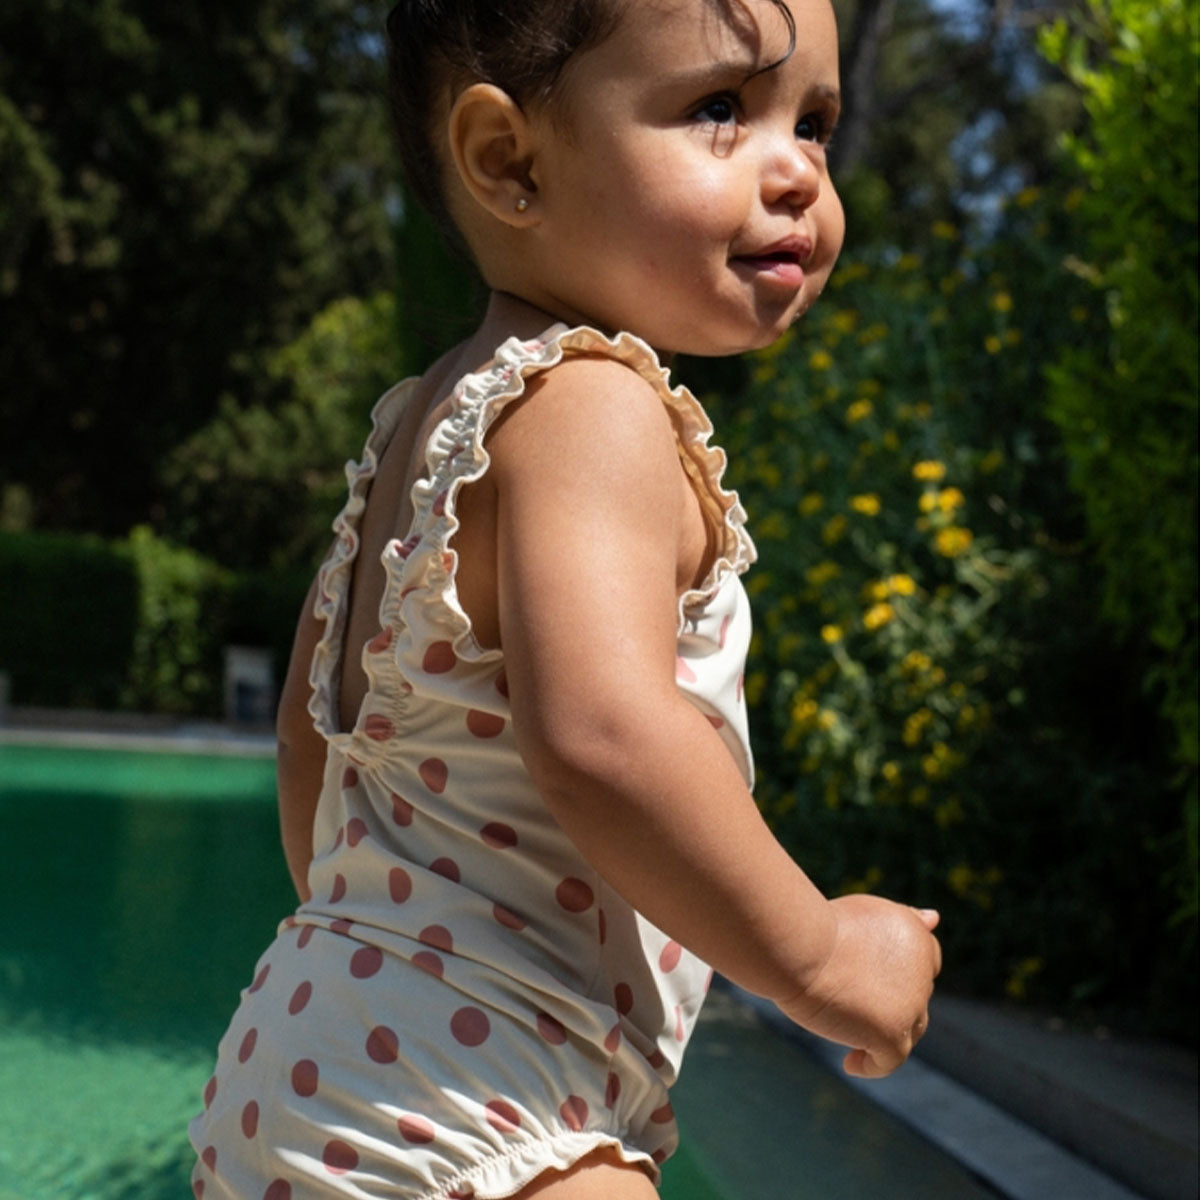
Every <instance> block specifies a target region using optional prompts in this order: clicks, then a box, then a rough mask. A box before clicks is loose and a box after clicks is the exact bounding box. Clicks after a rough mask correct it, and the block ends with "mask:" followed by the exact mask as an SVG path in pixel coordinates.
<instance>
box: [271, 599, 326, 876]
mask: <svg viewBox="0 0 1200 1200" xmlns="http://www.w3.org/2000/svg"><path fill="white" fill-rule="evenodd" d="M316 587H317V585H316V581H315V580H314V582H313V585H312V587H311V588H309V591H308V596H307V597H306V598H305V601H304V608H303V610H302V611H301V615H300V622H299V624H298V626H297V628H296V640H295V642H294V643H293V645H292V657H291V659H290V660H289V662H288V670H287V678H286V679H285V680H284V684H283V692H282V694H281V696H280V698H279V713H278V715H277V717H276V721H275V731H276V736H277V737H278V741H279V747H278V750H277V753H276V768H275V774H276V785H277V789H278V792H279V833H280V837H281V839H282V841H283V854H284V858H286V859H287V866H288V871H289V873H290V874H291V876H292V883H293V884H294V885H295V887H296V893H297V895H298V896H299V897H300V899H301V900H308V899H309V898H310V897H311V895H312V893H311V892H310V891H309V889H308V866H309V863H311V862H312V856H313V842H312V831H313V818H314V817H315V816H316V812H317V800H318V799H319V797H320V794H321V779H322V777H323V775H324V771H325V740H324V738H322V737H321V735H320V734H319V733H317V731H316V729H315V728H314V727H313V723H312V717H311V716H310V715H309V712H308V695H309V683H308V671H309V666H310V664H311V663H312V657H313V651H314V650H315V649H316V645H317V642H318V641H319V640H320V638H321V625H320V622H319V621H318V620H317V618H316V617H314V616H313V600H314V598H315V596H316Z"/></svg>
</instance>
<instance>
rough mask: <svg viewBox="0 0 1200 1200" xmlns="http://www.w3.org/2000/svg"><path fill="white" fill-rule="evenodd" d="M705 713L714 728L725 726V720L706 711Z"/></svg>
mask: <svg viewBox="0 0 1200 1200" xmlns="http://www.w3.org/2000/svg"><path fill="white" fill-rule="evenodd" d="M706 715H707V716H708V723H709V724H710V725H711V726H712V727H713V728H714V729H724V728H725V722H724V720H723V719H722V718H721V717H714V716H713V715H712V714H711V713H708V714H706Z"/></svg>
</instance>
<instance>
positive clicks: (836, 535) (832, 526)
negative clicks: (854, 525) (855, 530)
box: [821, 513, 846, 546]
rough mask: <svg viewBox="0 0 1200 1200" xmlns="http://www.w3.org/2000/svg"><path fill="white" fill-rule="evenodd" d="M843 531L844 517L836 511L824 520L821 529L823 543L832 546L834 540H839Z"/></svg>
mask: <svg viewBox="0 0 1200 1200" xmlns="http://www.w3.org/2000/svg"><path fill="white" fill-rule="evenodd" d="M845 532H846V518H845V517H844V516H843V515H842V514H841V513H837V514H835V515H834V516H832V517H830V518H829V520H828V521H826V522H825V528H824V529H822V530H821V540H822V541H823V542H824V543H825V545H827V546H832V545H833V544H834V542H838V541H841V538H842V535H843V534H844V533H845Z"/></svg>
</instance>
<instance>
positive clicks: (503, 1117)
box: [484, 1100, 521, 1133]
mask: <svg viewBox="0 0 1200 1200" xmlns="http://www.w3.org/2000/svg"><path fill="white" fill-rule="evenodd" d="M484 1112H485V1114H486V1116H487V1123H488V1124H489V1125H490V1126H491V1127H492V1128H493V1129H494V1130H496V1132H497V1133H516V1132H517V1130H518V1129H520V1128H521V1114H520V1113H519V1112H517V1110H516V1109H515V1108H514V1107H513V1106H512V1105H511V1104H509V1102H508V1101H507V1100H489V1101H488V1102H487V1104H485V1105H484Z"/></svg>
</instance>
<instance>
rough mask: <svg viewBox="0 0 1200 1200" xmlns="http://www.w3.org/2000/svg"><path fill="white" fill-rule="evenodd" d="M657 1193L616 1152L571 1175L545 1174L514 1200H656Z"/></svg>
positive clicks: (594, 1156) (599, 1153)
mask: <svg viewBox="0 0 1200 1200" xmlns="http://www.w3.org/2000/svg"><path fill="white" fill-rule="evenodd" d="M657 1196H658V1192H657V1190H656V1189H655V1187H654V1184H652V1183H651V1182H650V1177H649V1176H648V1175H647V1174H646V1172H645V1171H643V1170H642V1169H641V1168H640V1167H635V1166H634V1165H633V1164H632V1163H627V1162H625V1161H624V1160H623V1159H622V1158H621V1157H620V1155H618V1154H617V1152H616V1151H615V1150H612V1149H608V1148H605V1149H601V1150H596V1151H594V1152H593V1153H591V1154H589V1155H587V1156H586V1157H585V1158H581V1159H580V1160H579V1162H577V1163H576V1164H575V1165H574V1166H573V1167H571V1169H570V1170H568V1171H546V1172H544V1173H543V1174H542V1175H539V1176H538V1177H537V1179H535V1180H534V1181H533V1183H531V1184H530V1185H529V1186H528V1187H526V1188H524V1189H523V1190H522V1191H520V1192H518V1193H517V1194H516V1195H515V1196H514V1197H513V1200H657Z"/></svg>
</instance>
